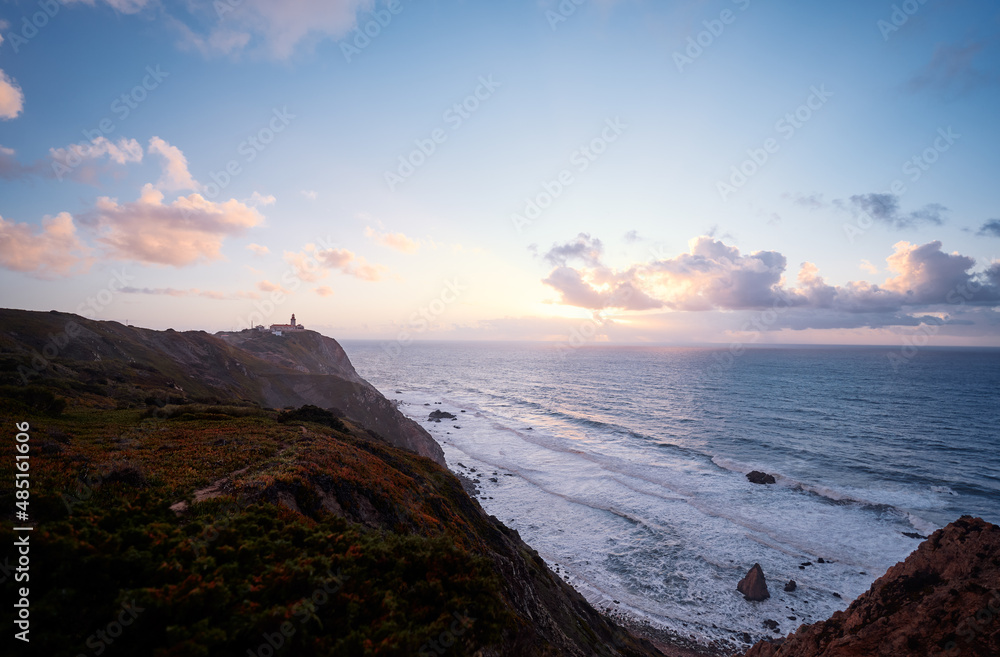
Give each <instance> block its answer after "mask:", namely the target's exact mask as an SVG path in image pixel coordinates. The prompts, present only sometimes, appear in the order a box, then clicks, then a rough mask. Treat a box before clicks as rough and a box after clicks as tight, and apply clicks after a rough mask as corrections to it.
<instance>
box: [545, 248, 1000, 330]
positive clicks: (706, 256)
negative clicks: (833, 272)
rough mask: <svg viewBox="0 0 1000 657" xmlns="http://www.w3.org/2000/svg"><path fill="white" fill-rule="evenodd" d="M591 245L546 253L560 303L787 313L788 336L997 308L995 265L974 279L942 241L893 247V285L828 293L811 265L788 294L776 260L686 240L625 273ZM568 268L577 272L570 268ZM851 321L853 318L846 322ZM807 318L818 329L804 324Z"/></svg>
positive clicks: (855, 284)
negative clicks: (680, 248)
mask: <svg viewBox="0 0 1000 657" xmlns="http://www.w3.org/2000/svg"><path fill="white" fill-rule="evenodd" d="M595 244H596V245H598V246H599V244H600V242H599V240H595V239H592V238H590V236H588V235H580V236H578V237H577V239H576V240H574V241H572V242H569V243H567V244H564V245H557V246H556V247H553V249H552V250H550V254H552V257H551V258H548V260H549V261H550V262H553V264H555V265H556V267H555V269H553V270H552V272H551V273H550V274H549V275H548V276H547V277H546V278H545V279H544V280H543V281H542V282H543V283H545V284H546V285H548V286H550V287H552V288H553V289H554V290H556V291H557V292H559V294H560V299H561V303H563V304H566V305H571V306H576V307H580V308H587V309H602V308H623V309H626V310H649V309H654V308H667V309H670V310H674V311H719V310H721V311H754V310H770V309H775V308H780V309H782V310H783V311H789V312H787V313H786V315H785V316H786V317H792V316H795V317H797V318H798V319H796V320H795V324H796V326H794V327H795V328H807V327H812V328H816V327H820V326H836V327H841V328H849V327H855V326H876V325H878V326H883V325H884V326H891V325H909V324H911V323H912V322H913V321H916V320H914V319H913V317H914V315H913V313H914V312H916V311H918V310H920V311H923V312H924V313H925V314H926V313H928V312H930V311H931V310H933V309H935V308H941V307H944V308H945V310H944V311H943V312H944V313H945V314H948V313H950V312H954V311H955V310H956V309H960V308H962V307H964V306H966V305H968V306H997V305H1000V263H994V264H993V265H992V266H991V267H990V268H989V269H987V270H986V271H985V272H980V273H978V274H977V273H974V272H973V268H974V266H975V260H974V259H973V258H970V257H968V256H963V255H961V254H958V253H945V252H943V251H942V250H941V247H942V245H941V242H929V243H927V244H924V245H913V244H910V243H908V242H899V243H897V244H896V245H895V247H894V253H893V254H892V255H890V256H889V257H888V258H886V263H887V267H888V271H889V272H890V277H889V278H888V279H887V280H886V281H885V283H884V284H882V285H879V284H876V283H870V282H866V281H850V282H848V283H846V284H844V285H831V284H828V283H827V282H826V281H825V280H824V278H823V277H822V276H821V275H820V271H819V268H818V267H817V266H816V265H815V264H813V263H809V262H806V263H803V265H802V266H801V268H800V270H799V272H798V276H797V278H796V281H795V285H794V286H789V285H788V283H787V282H786V281H785V278H784V274H785V270H786V267H787V260H786V258H785V256H784V255H782V254H781V253H778V252H776V251H757V252H754V253H750V254H742V253H741V252H740V251H739V249H737V248H735V247H732V246H728V245H726V244H724V243H723V242H721V241H718V240H714V239H712V238H711V237H708V236H701V237H698V238H695V239H694V240H691V242H690V245H689V250H688V252H687V253H682V254H680V255H677V256H675V257H669V258H659V259H657V260H655V261H653V262H649V263H642V264H636V265H632V266H631V267H628V268H626V269H623V270H615V269H612V268H609V267H607V266H605V265H604V264H602V263H601V254H600V251H599V250H598V249H597V248H595ZM572 260H578V261H579V262H580V263H581V264H580V265H578V266H576V267H574V266H570V262H571V261H572ZM865 262H866V261H865ZM866 264H867V267H868V268H869V271H872V270H874V271H872V273H878V270H877V269H875V267H874V266H872V265H871V264H870V263H867V262H866ZM792 311H794V312H792ZM848 316H853V317H854V318H853V319H850V320H845V319H844V318H845V317H848ZM862 316H863V317H862ZM809 317H813V318H815V321H813V320H809V321H806V320H805V319H804V318H809ZM838 318H839V319H838ZM789 321H790V320H789ZM918 323H919V322H918ZM782 326H788V323H787V322H786V321H785V320H782V321H781V322H778V323H777V324H776V325H775V326H774V328H781V327H782Z"/></svg>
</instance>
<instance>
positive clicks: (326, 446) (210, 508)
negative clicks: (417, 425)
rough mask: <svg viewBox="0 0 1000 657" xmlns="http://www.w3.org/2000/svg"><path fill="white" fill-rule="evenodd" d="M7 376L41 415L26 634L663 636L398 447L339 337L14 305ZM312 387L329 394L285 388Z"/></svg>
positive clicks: (192, 643)
mask: <svg viewBox="0 0 1000 657" xmlns="http://www.w3.org/2000/svg"><path fill="white" fill-rule="evenodd" d="M69 322H73V323H76V324H78V325H79V329H73V330H72V331H71V332H72V335H69V336H65V335H62V334H61V333H60V332H64V331H65V330H66V326H67V324H68V323H69ZM67 338H68V339H67ZM289 338H291V339H289ZM50 343H51V344H53V345H55V346H53V347H49V344H50ZM33 361H34V362H33ZM324 378H327V379H331V380H332V381H333V383H329V384H328V383H325V382H324V381H323V379H324ZM25 379H26V380H27V382H28V385H25V384H24V380H25ZM0 389H2V392H3V395H2V397H0V422H2V423H4V425H5V426H13V425H14V423H15V422H17V423H24V422H27V423H28V424H30V428H28V429H27V433H28V434H30V441H29V442H28V444H29V445H30V459H31V489H30V495H31V498H30V507H29V509H30V520H28V521H25V520H20V521H19V522H18V524H19V525H23V524H26V523H30V524H35V525H36V530H35V531H34V532H32V535H31V560H32V561H31V562H32V564H33V569H32V572H31V581H30V599H31V625H32V628H34V629H33V630H32V635H31V647H32V649H33V650H34V651H36V654H46V655H77V654H80V653H82V652H86V653H87V654H98V653H101V652H104V651H105V650H107V651H108V654H127V655H133V656H136V657H141V656H145V655H154V654H155V655H178V656H180V655H209V654H210V655H213V656H216V657H245V656H246V655H248V654H251V655H254V654H257V655H260V654H281V653H279V651H283V654H287V655H300V656H303V657H312V656H316V657H319V656H329V655H345V656H346V655H350V656H352V657H353V656H355V655H359V656H360V655H365V656H376V655H379V656H395V655H442V654H448V655H456V656H458V655H477V656H479V657H493V656H495V657H500V656H508V655H518V656H522V655H523V656H525V657H533V656H539V657H541V656H547V655H553V656H554V655H571V656H574V657H614V656H620V657H656V656H657V655H660V654H661V653H660V652H659V651H658V650H657V649H656V648H655V647H654V646H653V645H652V644H650V643H648V642H646V641H644V640H642V639H639V638H636V637H635V636H634V635H632V634H630V633H629V632H628V631H626V630H624V629H622V628H621V627H619V626H617V625H616V624H615V623H614V622H612V621H611V620H610V619H608V618H606V617H605V616H603V615H601V614H599V613H598V612H597V611H595V610H594V609H593V608H592V607H591V606H590V605H589V604H588V603H587V602H586V600H584V598H583V597H582V596H580V595H579V594H578V593H577V592H576V591H575V590H574V589H573V588H571V587H570V586H568V585H567V584H566V583H565V582H563V581H562V580H561V579H560V578H559V577H558V576H557V575H555V574H554V573H553V572H552V571H550V570H549V568H548V567H547V566H546V564H545V563H544V561H543V560H542V559H541V558H540V557H539V556H538V554H537V553H536V552H535V551H534V550H532V549H531V548H530V547H529V546H528V545H526V544H525V543H524V542H523V541H522V540H521V539H520V537H519V536H518V535H517V533H516V532H514V531H512V530H510V529H508V528H507V527H505V526H504V525H503V524H502V523H501V522H500V521H499V520H497V519H496V518H494V517H491V516H489V515H487V514H486V513H485V512H484V511H483V509H482V507H480V506H479V503H478V501H476V500H475V499H473V498H471V497H469V495H468V494H466V492H465V491H464V490H463V488H462V485H461V482H460V481H459V480H458V479H457V478H456V477H455V476H454V475H453V474H452V473H450V472H449V471H448V470H447V469H445V468H444V467H442V466H441V465H440V464H439V463H437V462H435V460H433V459H431V458H427V457H426V456H421V455H419V454H417V453H415V452H416V451H417V450H415V449H409V448H407V442H406V441H407V440H411V439H412V438H413V436H418V434H411V435H410V436H409V437H408V436H407V434H406V433H405V431H403V428H405V424H404V423H402V422H400V421H398V420H396V419H394V418H393V417H390V418H389V419H386V418H385V417H380V415H383V414H388V413H390V412H395V408H393V407H392V405H391V404H390V403H388V402H386V401H385V400H384V399H383V398H381V396H380V395H379V396H378V397H375V396H374V395H372V393H373V392H374V391H373V389H371V387H370V386H368V385H367V384H366V383H365V382H364V381H362V380H360V378H359V377H358V376H357V373H356V372H354V370H353V368H352V367H351V366H350V363H349V361H348V360H347V358H346V356H345V355H343V351H342V350H341V349H340V347H339V345H337V344H336V342H334V341H332V340H328V339H326V338H323V337H322V336H318V335H316V334H310V333H306V334H296V335H293V336H285V337H283V338H277V337H274V336H263V335H261V336H250V335H246V334H241V335H240V336H237V337H236V338H232V337H227V338H226V339H223V338H220V337H217V336H211V335H208V334H205V333H197V332H189V333H177V332H171V331H163V332H158V331H148V330H144V329H137V328H133V327H126V326H122V325H121V324H116V323H110V322H89V321H87V320H82V319H80V318H77V317H74V316H70V315H61V314H58V313H27V312H19V311H2V312H0ZM375 394H377V393H375ZM314 400H316V401H320V402H323V405H324V406H326V407H329V408H336V409H338V410H337V411H336V412H334V411H329V410H323V409H322V408H317V407H316V406H315V405H314V406H303V407H302V408H299V409H295V410H279V409H276V408H271V407H274V406H283V405H286V404H290V403H291V404H294V403H299V402H306V403H308V402H311V401H314ZM383 402H384V404H383ZM357 418H364V419H365V420H366V421H367V423H364V422H363V421H362V420H359V419H357ZM380 422H381V423H382V424H379V423H380ZM373 426H374V427H383V428H384V429H386V431H385V433H383V431H378V430H373V429H372V427H373ZM394 429H395V430H397V431H396V432H395V433H392V430H394ZM387 434H389V435H387ZM394 442H395V443H397V444H393V443H394ZM418 447H419V446H418ZM14 463H15V459H14V441H3V442H2V443H0V496H4V497H5V498H6V499H13V498H14V488H13V482H14V470H13V464H14ZM13 511H14V507H13V505H10V507H9V509H8V511H7V512H6V513H5V514H4V515H5V518H4V519H5V522H3V523H0V542H3V543H4V544H7V545H12V544H13V543H14V541H15V536H14V532H13V531H12V529H11V527H12V526H14V524H13V522H12V521H13V516H12V514H13ZM35 564H37V567H35ZM123 605H124V606H127V607H128V609H130V610H138V611H137V615H136V616H135V617H134V618H133V619H131V620H132V621H133V622H131V623H130V624H129V625H128V627H124V628H123V627H121V626H118V627H117V630H116V632H117V633H114V634H107V633H105V635H104V636H105V637H107V638H113V642H109V641H107V640H106V639H105V638H101V635H100V634H98V631H101V632H104V631H105V630H106V629H107V628H108V627H109V623H114V622H115V619H116V618H119V615H120V614H121V612H122V609H123ZM112 643H113V645H111V644H112Z"/></svg>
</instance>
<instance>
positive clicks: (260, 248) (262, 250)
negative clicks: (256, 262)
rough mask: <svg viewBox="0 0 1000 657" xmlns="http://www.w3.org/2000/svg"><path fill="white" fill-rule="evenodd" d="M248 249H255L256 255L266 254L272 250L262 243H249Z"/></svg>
mask: <svg viewBox="0 0 1000 657" xmlns="http://www.w3.org/2000/svg"><path fill="white" fill-rule="evenodd" d="M247 250H249V251H253V254H254V255H255V256H260V257H263V256H266V255H267V254H268V253H270V252H271V249H269V248H267V247H266V246H261V245H260V244H247Z"/></svg>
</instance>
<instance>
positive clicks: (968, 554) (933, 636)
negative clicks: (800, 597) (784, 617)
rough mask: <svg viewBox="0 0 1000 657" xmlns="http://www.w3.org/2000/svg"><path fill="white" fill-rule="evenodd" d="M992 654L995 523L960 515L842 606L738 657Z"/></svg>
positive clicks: (998, 598)
mask: <svg viewBox="0 0 1000 657" xmlns="http://www.w3.org/2000/svg"><path fill="white" fill-rule="evenodd" d="M908 655H914V656H916V655H921V656H925V655H926V656H931V657H937V656H941V657H995V656H996V655H1000V527H997V526H996V525H993V524H991V523H988V522H985V521H984V520H981V519H979V518H972V517H969V516H963V517H962V518H960V519H959V520H957V521H955V522H953V523H951V524H950V525H948V526H947V527H945V528H944V529H939V530H938V531H936V532H934V534H932V535H931V536H930V538H928V539H927V540H926V541H924V542H923V543H921V544H920V547H918V548H917V550H916V551H915V552H913V553H912V554H911V555H910V556H909V557H907V558H906V560H905V561H902V562H900V563H898V564H896V565H895V566H893V567H892V568H890V569H889V570H888V571H887V572H886V573H885V575H883V576H882V577H880V578H879V579H877V580H875V583H874V584H872V586H871V588H870V589H869V590H868V591H867V592H866V593H863V594H862V595H861V596H860V597H858V599H857V600H855V601H854V602H853V603H851V606H850V607H848V608H847V609H846V610H845V611H839V612H837V613H835V614H834V615H833V616H832V617H831V618H830V619H829V620H827V621H824V622H821V623H816V624H813V625H803V626H802V627H800V628H799V629H798V631H796V632H795V633H794V634H791V635H789V636H788V637H786V638H785V639H783V640H781V641H780V642H775V643H771V642H766V641H762V642H760V643H758V644H757V645H755V646H753V647H752V648H751V649H750V650H749V651H748V652H747V653H746V657H862V656H864V657H905V656H908Z"/></svg>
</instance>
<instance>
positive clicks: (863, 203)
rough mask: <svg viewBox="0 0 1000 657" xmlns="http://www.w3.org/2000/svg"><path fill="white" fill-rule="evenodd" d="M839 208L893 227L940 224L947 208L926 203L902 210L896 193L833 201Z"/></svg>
mask: <svg viewBox="0 0 1000 657" xmlns="http://www.w3.org/2000/svg"><path fill="white" fill-rule="evenodd" d="M834 203H835V204H836V205H837V206H839V207H841V208H846V209H848V210H850V211H851V212H853V213H854V214H855V216H858V215H861V214H867V215H868V216H870V217H871V218H872V219H873V220H875V221H878V222H880V223H882V224H885V225H886V226H891V227H893V228H913V227H915V226H918V225H920V224H922V223H928V224H934V225H936V226H940V225H941V224H943V223H944V213H946V212H947V211H948V208H946V207H944V206H943V205H941V204H939V203H928V204H927V205H925V206H924V207H923V208H921V209H919V210H914V211H912V212H902V211H900V207H899V196H898V195H896V194H858V195H855V196H852V197H851V198H850V199H848V200H847V201H846V202H845V201H842V200H840V199H838V200H837V201H835V202H834Z"/></svg>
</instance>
